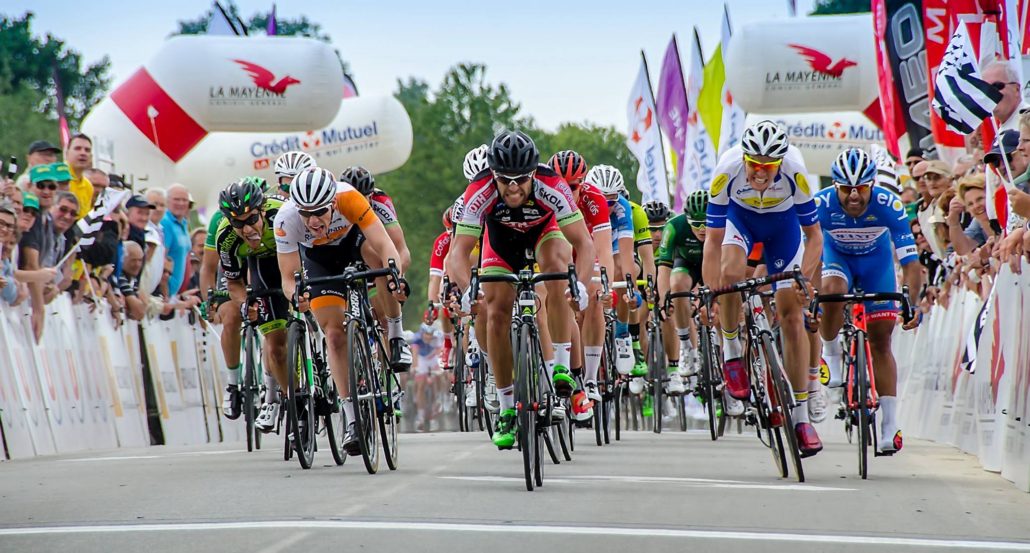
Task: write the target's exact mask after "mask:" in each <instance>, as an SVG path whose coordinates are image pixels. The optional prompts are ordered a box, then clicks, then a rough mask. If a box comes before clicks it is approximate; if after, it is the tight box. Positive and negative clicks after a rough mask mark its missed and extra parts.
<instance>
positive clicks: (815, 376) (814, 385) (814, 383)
mask: <svg viewBox="0 0 1030 553" xmlns="http://www.w3.org/2000/svg"><path fill="white" fill-rule="evenodd" d="M822 385H823V384H822V382H819V367H818V366H815V367H809V368H808V392H809V393H812V392H818V391H819V388H820V387H822Z"/></svg>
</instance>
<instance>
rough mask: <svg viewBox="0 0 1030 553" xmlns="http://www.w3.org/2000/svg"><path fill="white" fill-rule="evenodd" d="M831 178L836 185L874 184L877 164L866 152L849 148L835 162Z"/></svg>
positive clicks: (831, 170)
mask: <svg viewBox="0 0 1030 553" xmlns="http://www.w3.org/2000/svg"><path fill="white" fill-rule="evenodd" d="M830 178H831V179H833V183H834V184H838V185H844V186H858V185H860V184H872V183H873V181H874V180H876V163H874V162H873V158H871V157H869V154H867V153H865V151H864V150H860V149H858V148H848V149H847V150H844V151H843V152H841V153H840V155H838V156H837V159H836V160H834V162H833V166H832V167H830Z"/></svg>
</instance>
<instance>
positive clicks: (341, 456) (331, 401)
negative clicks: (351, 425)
mask: <svg viewBox="0 0 1030 553" xmlns="http://www.w3.org/2000/svg"><path fill="white" fill-rule="evenodd" d="M322 363H323V361H321V360H317V361H316V366H318V367H319V369H318V371H319V372H318V374H319V378H321V379H322V381H323V382H324V383H325V384H324V385H323V387H322V389H323V390H326V394H325V395H326V397H325V398H324V401H325V403H324V405H323V406H322V426H323V427H324V428H325V437H326V439H327V440H328V441H329V451H330V452H331V453H332V454H333V461H335V462H336V464H337V465H342V464H343V463H344V462H346V461H347V452H346V451H344V450H343V433H344V430H345V429H346V428H347V421H346V420H344V418H345V417H344V415H343V409H341V408H340V393H339V392H338V391H337V390H336V383H335V382H333V378H332V376H330V375H329V373H328V371H326V370H325V367H324V365H321V364H322Z"/></svg>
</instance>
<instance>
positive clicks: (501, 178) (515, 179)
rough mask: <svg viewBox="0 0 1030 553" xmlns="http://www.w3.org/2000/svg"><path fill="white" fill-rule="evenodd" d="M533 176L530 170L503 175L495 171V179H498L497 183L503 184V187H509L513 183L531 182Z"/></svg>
mask: <svg viewBox="0 0 1030 553" xmlns="http://www.w3.org/2000/svg"><path fill="white" fill-rule="evenodd" d="M532 178H533V172H532V171H530V172H529V173H524V174H522V175H502V174H500V173H494V180H496V181H497V184H499V185H501V187H502V188H503V187H509V186H512V185H515V186H522V185H523V184H526V183H527V182H529V180H530V179H532Z"/></svg>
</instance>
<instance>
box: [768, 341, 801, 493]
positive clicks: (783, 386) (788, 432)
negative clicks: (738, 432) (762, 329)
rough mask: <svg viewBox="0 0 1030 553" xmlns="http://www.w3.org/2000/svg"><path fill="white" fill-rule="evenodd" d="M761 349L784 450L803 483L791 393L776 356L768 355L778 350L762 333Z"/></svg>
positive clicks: (799, 480)
mask: <svg viewBox="0 0 1030 553" xmlns="http://www.w3.org/2000/svg"><path fill="white" fill-rule="evenodd" d="M761 341H762V348H763V349H764V351H765V352H766V362H767V363H768V364H769V366H768V368H769V374H770V375H771V376H772V381H773V386H774V387H775V393H776V394H777V399H778V400H779V404H780V411H781V415H782V416H783V429H782V430H783V435H784V437H785V438H786V442H787V443H786V446H785V448H784V449H787V450H789V452H790V460H791V464H792V465H794V475H795V476H796V477H797V480H798V482H804V481H805V469H804V467H803V466H802V465H801V449H799V448H798V437H797V434H796V433H795V431H794V418H793V416H792V414H791V407H790V406H791V405H792V404H793V402H794V397H793V395H794V394H793V392H792V391H791V388H790V384H789V382H788V381H787V379H786V374H785V373H784V372H783V367H782V365H781V364H780V359H779V357H778V355H769V352H773V353H776V352H777V351H778V350H777V349H776V348H775V345H773V341H772V336H770V335H769V334H768V333H763V334H762V336H761Z"/></svg>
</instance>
